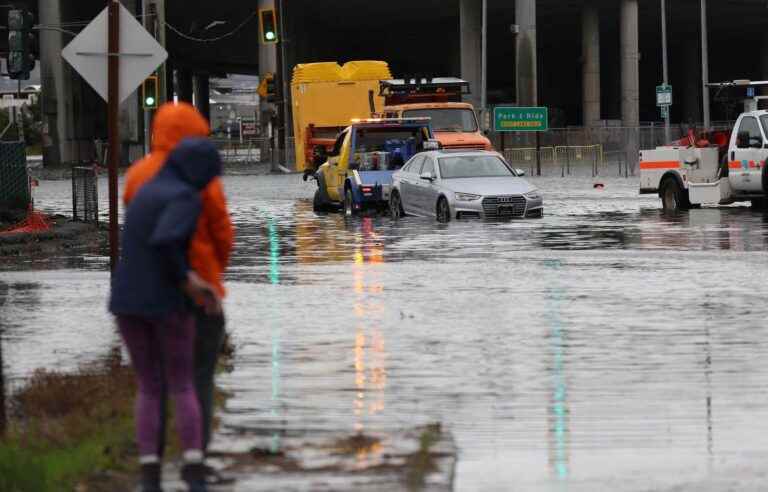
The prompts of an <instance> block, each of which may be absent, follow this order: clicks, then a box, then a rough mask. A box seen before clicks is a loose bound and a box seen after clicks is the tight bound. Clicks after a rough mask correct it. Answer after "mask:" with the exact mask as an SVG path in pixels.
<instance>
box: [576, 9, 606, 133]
mask: <svg viewBox="0 0 768 492" xmlns="http://www.w3.org/2000/svg"><path fill="white" fill-rule="evenodd" d="M581 45H582V50H581V53H582V54H581V56H582V79H583V82H582V87H583V88H582V91H583V92H582V97H583V114H584V122H583V123H584V126H594V125H595V124H596V123H597V122H598V121H600V120H601V119H602V118H601V117H602V115H601V112H600V13H599V10H598V7H597V6H595V5H594V4H592V3H587V4H586V5H584V10H583V11H582V13H581Z"/></svg>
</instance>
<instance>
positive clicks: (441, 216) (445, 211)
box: [437, 197, 451, 223]
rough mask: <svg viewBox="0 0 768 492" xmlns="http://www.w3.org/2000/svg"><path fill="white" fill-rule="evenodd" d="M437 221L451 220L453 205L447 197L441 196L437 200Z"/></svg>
mask: <svg viewBox="0 0 768 492" xmlns="http://www.w3.org/2000/svg"><path fill="white" fill-rule="evenodd" d="M437 221H438V222H443V223H446V222H450V221H451V207H450V206H449V205H448V200H446V199H445V197H440V199H439V200H438V201H437Z"/></svg>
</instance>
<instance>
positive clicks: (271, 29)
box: [259, 9, 277, 44]
mask: <svg viewBox="0 0 768 492" xmlns="http://www.w3.org/2000/svg"><path fill="white" fill-rule="evenodd" d="M276 19H277V17H276V16H275V9H264V10H259V23H260V24H261V42H262V44H274V43H277V20H276Z"/></svg>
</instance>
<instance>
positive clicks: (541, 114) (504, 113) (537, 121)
mask: <svg viewBox="0 0 768 492" xmlns="http://www.w3.org/2000/svg"><path fill="white" fill-rule="evenodd" d="M493 129H494V131H496V132H502V135H504V133H503V132H536V175H537V176H541V156H540V148H541V145H540V140H539V134H540V133H541V132H545V131H548V130H549V109H548V108H546V107H542V106H536V107H516V106H496V107H495V108H493Z"/></svg>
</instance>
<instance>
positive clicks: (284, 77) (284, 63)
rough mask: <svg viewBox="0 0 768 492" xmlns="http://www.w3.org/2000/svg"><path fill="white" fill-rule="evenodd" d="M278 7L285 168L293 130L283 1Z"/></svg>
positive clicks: (282, 0)
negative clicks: (290, 122)
mask: <svg viewBox="0 0 768 492" xmlns="http://www.w3.org/2000/svg"><path fill="white" fill-rule="evenodd" d="M278 6H279V7H280V10H279V11H278V12H277V21H278V23H279V24H280V29H279V30H278V31H279V33H280V34H279V36H280V37H279V40H280V64H281V66H280V78H281V83H282V84H281V85H282V90H283V99H282V105H283V145H284V147H283V148H284V151H283V158H284V164H285V165H286V167H287V166H288V136H289V135H291V134H292V133H293V129H292V128H291V125H289V124H288V122H289V121H290V120H291V105H290V104H289V99H290V97H289V96H290V94H291V89H290V83H289V80H288V60H287V57H286V52H285V44H286V43H287V42H288V38H287V35H286V30H285V10H286V8H285V1H284V0H278Z"/></svg>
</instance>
